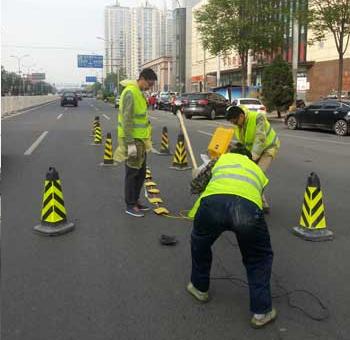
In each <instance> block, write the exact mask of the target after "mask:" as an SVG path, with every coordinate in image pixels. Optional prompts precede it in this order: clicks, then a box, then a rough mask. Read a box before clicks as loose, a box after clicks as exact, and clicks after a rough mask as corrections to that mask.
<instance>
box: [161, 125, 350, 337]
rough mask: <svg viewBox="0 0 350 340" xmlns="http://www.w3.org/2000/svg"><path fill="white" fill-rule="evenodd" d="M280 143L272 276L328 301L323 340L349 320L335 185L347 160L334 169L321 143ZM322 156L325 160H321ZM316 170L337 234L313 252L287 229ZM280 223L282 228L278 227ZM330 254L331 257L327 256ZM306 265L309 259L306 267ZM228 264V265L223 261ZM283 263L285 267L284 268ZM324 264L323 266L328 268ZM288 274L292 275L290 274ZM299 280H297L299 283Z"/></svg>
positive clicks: (273, 196) (341, 214) (297, 318)
mask: <svg viewBox="0 0 350 340" xmlns="http://www.w3.org/2000/svg"><path fill="white" fill-rule="evenodd" d="M274 126H275V125H274ZM275 127H276V130H278V131H279V129H280V126H279V125H278V124H277V125H276V126H275ZM190 129H191V128H190ZM191 136H192V144H193V145H197V144H201V145H202V147H203V144H204V145H207V142H209V140H210V137H209V136H205V135H204V136H202V137H201V138H200V137H199V136H198V135H197V134H195V131H192V133H191ZM204 138H206V141H205V142H203V139H204ZM281 139H282V147H281V151H280V153H279V156H278V158H277V160H276V161H275V162H274V163H273V166H272V168H271V171H270V175H271V183H270V185H269V190H268V195H269V199H270V200H271V203H272V209H273V210H272V211H273V213H272V215H271V217H268V221H269V224H270V226H271V236H272V240H273V244H274V248H275V252H276V260H275V267H276V272H277V274H279V272H281V273H282V278H283V279H282V283H284V284H287V287H300V286H304V287H305V288H307V289H309V290H310V291H311V292H315V293H317V294H319V296H321V297H322V298H323V299H324V300H326V301H327V302H328V301H332V303H331V304H330V305H329V308H330V309H331V313H332V317H334V318H335V319H336V323H331V324H327V323H323V324H322V325H323V326H322V327H321V329H322V332H321V333H324V334H325V335H324V336H325V337H326V338H332V337H334V334H337V333H338V331H337V330H336V329H335V328H336V327H335V325H336V324H338V325H342V327H344V326H345V325H346V320H347V318H348V315H349V314H348V312H347V310H346V306H347V303H346V302H345V303H344V297H346V298H345V300H346V299H347V297H349V296H350V294H349V290H348V288H346V285H344V282H347V280H348V279H349V277H348V274H347V273H346V272H344V271H342V270H341V267H342V265H341V262H342V254H348V253H349V251H348V249H347V248H346V244H347V238H348V229H347V228H345V222H346V221H347V214H346V212H347V203H346V202H347V200H346V197H348V194H347V192H345V193H344V195H343V189H342V188H339V184H341V183H344V180H346V178H347V171H346V169H347V168H346V164H348V160H347V159H343V163H341V164H340V163H339V162H338V163H337V161H338V159H337V156H336V154H334V152H333V151H334V150H333V148H334V145H333V144H330V143H328V144H327V143H325V144H326V146H320V145H319V144H320V143H318V145H313V147H312V148H308V146H307V145H305V144H304V141H303V140H294V144H296V145H295V146H294V145H293V143H288V142H287V141H285V139H284V137H283V136H281ZM289 144H291V145H289ZM314 148H318V149H317V152H315V150H314ZM321 150H323V151H324V153H325V154H326V155H329V156H330V157H328V158H327V157H324V156H323V157H322V153H321ZM339 152H342V153H344V154H347V150H346V149H345V148H344V146H342V150H340V151H339ZM281 158H282V159H281ZM333 164H338V165H339V166H338V167H337V176H336V177H335V176H333V175H334V170H333ZM278 167H280V168H278ZM281 168H282V169H281ZM291 169H293V171H291ZM316 169H317V171H319V174H320V177H321V182H322V184H323V188H327V189H324V190H325V191H326V192H327V193H328V192H329V193H330V196H332V197H333V198H334V200H333V202H329V199H327V198H326V197H325V205H326V214H327V216H329V218H328V222H329V225H330V226H331V228H332V226H333V225H334V224H336V223H337V224H338V226H339V228H337V229H338V230H334V228H333V229H332V230H334V231H335V232H336V235H337V236H336V240H335V241H333V242H332V243H326V244H325V245H318V246H315V245H314V244H310V243H308V242H304V241H300V240H299V239H297V238H296V237H294V236H293V235H291V233H290V228H291V227H292V226H295V225H297V223H298V222H299V218H300V215H299V214H300V209H301V204H302V199H303V195H304V190H305V182H306V177H307V175H308V174H309V173H310V172H311V171H315V170H316ZM174 176H175V175H172V178H173V179H174ZM323 178H325V179H323ZM189 180H190V179H189V178H187V185H186V187H187V188H188V183H189ZM177 181H178V180H177ZM166 183H167V181H166V180H165V181H164V183H163V185H166ZM288 184H290V185H288ZM177 187H181V186H180V185H179V186H175V187H172V188H171V189H170V190H172V191H171V192H172V193H173V192H174V190H177ZM340 193H341V194H340ZM179 195H180V192H177V191H175V195H173V194H172V195H171V196H172V205H174V203H173V201H174V200H176V198H177V197H179ZM327 196H328V195H327ZM339 196H340V197H342V198H343V199H340V200H339V201H340V202H339V201H338V199H335V198H339ZM184 202H185V201H184V200H183V199H182V202H178V207H179V206H181V205H182V207H183V204H184ZM281 221H283V222H282V223H281ZM338 234H339V235H338ZM320 247H323V248H324V247H325V249H326V251H324V252H322V253H321V254H319V248H320ZM299 248H300V249H299ZM286 249H296V251H295V254H293V253H290V252H286V251H285V250H286ZM330 253H332V255H331V256H330ZM305 259H309V262H308V261H306V260H305ZM228 263H230V262H229V261H228ZM286 263H287V264H288V265H286ZM320 264H322V265H320ZM323 264H327V266H324V265H323ZM233 267H235V266H233ZM291 268H292V270H290V269H291ZM310 268H312V270H310ZM329 268H336V270H335V271H333V270H332V274H331V275H329V270H330V269H329ZM291 274H293V275H291ZM301 277H302V280H300V278H301ZM304 280H305V282H304ZM226 284H228V285H229V283H226ZM329 285H332V287H336V290H337V293H336V294H335V295H336V298H335V299H334V291H333V290H332V291H329ZM299 298H300V297H299ZM305 300H306V301H307V302H308V303H310V304H311V303H312V302H313V301H312V299H311V300H310V299H308V298H307V297H306V298H305ZM304 307H306V308H307V307H308V306H307V305H306V306H304ZM313 307H317V306H313ZM279 308H281V309H282V313H283V314H285V315H288V318H289V317H291V320H292V322H291V324H288V322H287V324H288V325H289V326H291V327H293V328H294V327H295V326H296V325H295V323H298V324H299V323H301V325H306V324H307V323H308V322H310V320H309V319H307V322H305V321H306V320H305V319H303V317H302V314H301V315H300V314H296V315H294V314H295V313H294V312H292V313H291V312H290V310H289V309H288V308H286V306H284V307H283V304H282V306H279ZM318 311H319V308H314V310H312V312H314V313H317V312H318ZM338 311H339V312H338ZM288 318H287V320H288ZM308 327H309V330H308V331H310V332H311V331H316V333H320V332H319V331H318V329H319V327H320V326H319V323H317V322H312V327H311V326H308ZM345 329H346V327H345ZM329 331H330V332H331V334H333V335H332V337H329V336H328V335H329V334H328V332H329ZM344 334H345V333H344Z"/></svg>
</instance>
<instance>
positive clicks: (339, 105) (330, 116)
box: [285, 99, 350, 136]
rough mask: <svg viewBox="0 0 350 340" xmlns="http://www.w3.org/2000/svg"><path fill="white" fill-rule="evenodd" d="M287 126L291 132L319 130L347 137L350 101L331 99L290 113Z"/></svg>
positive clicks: (349, 120) (349, 126) (349, 125)
mask: <svg viewBox="0 0 350 340" xmlns="http://www.w3.org/2000/svg"><path fill="white" fill-rule="evenodd" d="M285 124H286V125H287V127H288V129H291V130H295V129H301V128H319V129H326V130H333V131H334V132H335V133H336V134H337V135H339V136H345V135H347V134H348V133H349V131H350V101H347V100H330V99H329V100H324V101H319V102H316V103H313V104H311V105H309V106H306V107H305V108H303V109H300V110H297V111H294V112H290V113H288V114H287V116H286V118H285Z"/></svg>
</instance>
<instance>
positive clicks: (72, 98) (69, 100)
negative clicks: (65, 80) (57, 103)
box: [61, 91, 78, 106]
mask: <svg viewBox="0 0 350 340" xmlns="http://www.w3.org/2000/svg"><path fill="white" fill-rule="evenodd" d="M66 105H73V106H78V97H77V95H76V93H75V92H73V91H70V92H63V94H62V97H61V106H66Z"/></svg>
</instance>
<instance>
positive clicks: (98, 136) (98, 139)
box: [92, 122, 102, 145]
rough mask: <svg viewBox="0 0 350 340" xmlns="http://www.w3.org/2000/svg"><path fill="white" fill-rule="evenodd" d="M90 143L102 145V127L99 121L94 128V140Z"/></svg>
mask: <svg viewBox="0 0 350 340" xmlns="http://www.w3.org/2000/svg"><path fill="white" fill-rule="evenodd" d="M92 145H102V129H101V124H100V122H98V123H97V126H96V128H95V136H94V142H93V143H92Z"/></svg>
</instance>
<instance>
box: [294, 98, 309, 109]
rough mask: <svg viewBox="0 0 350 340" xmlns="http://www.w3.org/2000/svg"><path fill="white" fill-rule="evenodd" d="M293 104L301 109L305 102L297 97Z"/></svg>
mask: <svg viewBox="0 0 350 340" xmlns="http://www.w3.org/2000/svg"><path fill="white" fill-rule="evenodd" d="M295 105H296V107H297V109H303V108H304V107H305V106H306V104H305V102H304V101H303V100H302V99H297V100H296V102H295Z"/></svg>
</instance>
